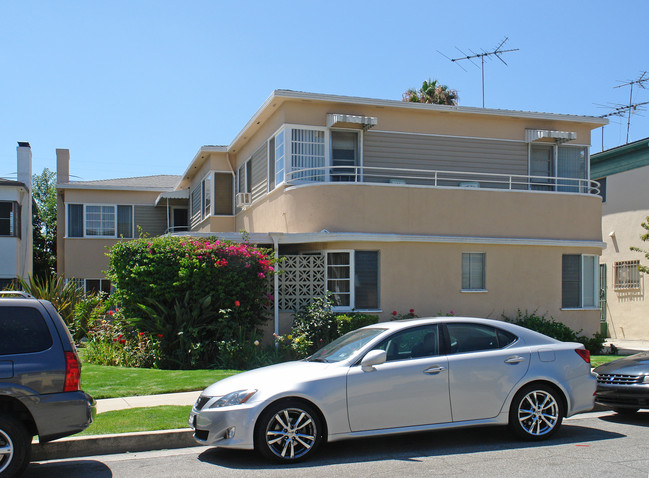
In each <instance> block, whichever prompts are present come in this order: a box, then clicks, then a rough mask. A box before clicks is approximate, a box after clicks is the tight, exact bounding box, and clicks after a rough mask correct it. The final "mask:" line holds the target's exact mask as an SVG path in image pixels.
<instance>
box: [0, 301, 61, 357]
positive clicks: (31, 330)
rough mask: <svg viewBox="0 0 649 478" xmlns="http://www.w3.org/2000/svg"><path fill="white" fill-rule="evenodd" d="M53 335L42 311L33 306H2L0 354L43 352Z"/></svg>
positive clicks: (0, 312) (48, 345)
mask: <svg viewBox="0 0 649 478" xmlns="http://www.w3.org/2000/svg"><path fill="white" fill-rule="evenodd" d="M51 346H52V337H51V336H50V331H49V329H48V328H47V324H46V323H45V320H44V319H43V317H42V316H41V314H40V312H39V311H38V310H36V309H34V308H31V307H0V355H11V354H26V353H34V352H42V351H43V350H46V349H48V348H50V347H51Z"/></svg>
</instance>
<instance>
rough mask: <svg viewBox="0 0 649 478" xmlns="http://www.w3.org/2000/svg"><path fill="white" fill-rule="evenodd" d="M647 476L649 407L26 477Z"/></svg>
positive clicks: (79, 465) (63, 463)
mask: <svg viewBox="0 0 649 478" xmlns="http://www.w3.org/2000/svg"><path fill="white" fill-rule="evenodd" d="M52 476H57V477H70V478H76V477H84V478H85V477H98V478H107V477H138V478H139V477H143V478H146V477H155V478H161V477H178V478H180V477H208V476H209V477H214V476H219V477H221V476H225V477H264V478H268V477H279V476H282V477H303V476H313V477H336V478H346V477H353V478H361V477H370V476H371V477H379V478H380V477H386V478H388V477H389V478H394V477H401V476H414V477H416V476H427V477H430V476H444V477H455V476H471V477H476V476H477V477H498V478H505V477H539V476H545V477H571V478H575V477H602V478H604V477H606V478H609V477H625V478H634V477H642V478H648V477H649V411H643V412H640V413H638V414H637V416H636V417H633V418H626V417H624V418H623V417H621V416H618V415H617V414H615V413H612V412H599V413H588V414H583V415H578V416H577V417H573V418H571V419H568V420H566V421H564V424H563V427H562V429H561V430H560V431H559V433H558V434H557V435H556V436H555V437H553V438H551V439H550V440H547V441H544V442H538V443H529V442H520V441H517V440H516V439H515V438H514V437H513V436H512V435H511V434H510V433H509V432H508V431H507V429H506V428H503V427H488V428H473V429H464V430H453V431H439V432H425V433H417V434H409V435H399V436H393V437H383V438H372V439H359V440H347V441H343V442H336V443H331V444H328V445H327V446H325V447H324V448H322V449H321V450H320V452H319V454H318V455H317V456H315V457H314V459H312V460H310V461H307V462H305V463H300V464H295V465H292V466H281V465H273V464H269V463H267V462H265V461H264V460H262V459H261V458H260V457H258V456H257V455H256V454H255V453H253V452H247V451H238V450H237V451H233V450H219V449H216V448H210V447H195V448H185V449H181V450H168V451H153V452H143V453H126V454H122V455H107V456H94V457H85V458H76V459H69V460H58V461H50V462H41V463H32V464H31V465H30V466H29V467H28V469H27V472H26V473H25V477H26V478H37V477H39V478H44V477H48V478H49V477H52Z"/></svg>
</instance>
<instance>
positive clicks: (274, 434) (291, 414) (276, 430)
mask: <svg viewBox="0 0 649 478" xmlns="http://www.w3.org/2000/svg"><path fill="white" fill-rule="evenodd" d="M321 442H322V425H321V423H320V418H319V416H318V414H317V413H316V411H315V410H314V409H313V407H311V406H309V405H308V404H306V403H301V402H297V401H290V402H289V401H286V402H279V403H276V404H273V405H271V406H270V407H269V408H267V409H266V410H264V412H263V413H262V414H261V416H260V417H259V421H258V422H257V427H256V431H255V447H256V448H257V450H258V451H259V452H260V453H261V454H262V455H264V456H265V457H266V458H270V459H271V460H274V461H279V462H284V463H286V462H297V461H301V460H304V459H305V458H307V457H309V456H311V455H312V454H313V453H314V452H315V450H316V449H317V447H318V446H319V445H320V443H321Z"/></svg>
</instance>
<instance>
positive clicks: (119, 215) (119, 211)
mask: <svg viewBox="0 0 649 478" xmlns="http://www.w3.org/2000/svg"><path fill="white" fill-rule="evenodd" d="M67 216H68V231H67V232H68V237H125V238H131V237H133V206H131V205H117V206H115V205H95V204H86V205H83V204H68V205H67ZM84 218H85V221H84Z"/></svg>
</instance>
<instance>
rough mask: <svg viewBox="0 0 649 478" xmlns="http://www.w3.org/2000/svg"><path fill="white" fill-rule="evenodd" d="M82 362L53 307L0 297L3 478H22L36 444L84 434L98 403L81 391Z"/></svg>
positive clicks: (26, 299)
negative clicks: (33, 439) (32, 447)
mask: <svg viewBox="0 0 649 478" xmlns="http://www.w3.org/2000/svg"><path fill="white" fill-rule="evenodd" d="M80 375H81V362H80V361H79V357H78V355H77V351H76V348H75V346H74V342H73V340H72V337H71V336H70V332H69V331H68V329H67V327H66V325H65V322H64V321H63V319H62V318H61V316H60V315H59V314H58V313H57V311H56V309H55V308H54V306H52V304H51V303H50V302H48V301H45V300H37V299H34V298H32V297H30V296H28V295H27V294H22V295H20V294H13V295H9V294H7V293H4V292H3V293H0V478H6V477H14V476H19V475H20V474H21V473H22V472H23V470H24V469H25V467H26V466H27V464H28V463H29V458H30V455H31V443H32V438H33V437H34V436H36V435H38V441H39V443H44V442H48V441H51V440H55V439H57V438H61V437H65V436H68V435H72V434H74V433H78V432H80V431H82V430H84V429H85V428H86V427H88V425H89V424H90V423H91V422H92V419H93V415H94V412H95V402H94V400H93V399H92V398H91V397H90V396H89V395H88V394H86V393H85V392H83V391H81V389H80Z"/></svg>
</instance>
